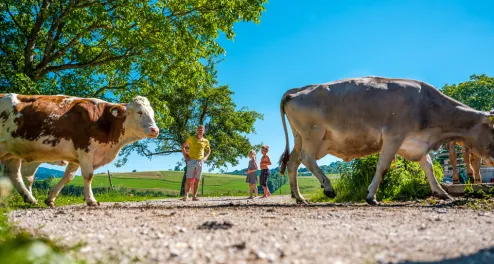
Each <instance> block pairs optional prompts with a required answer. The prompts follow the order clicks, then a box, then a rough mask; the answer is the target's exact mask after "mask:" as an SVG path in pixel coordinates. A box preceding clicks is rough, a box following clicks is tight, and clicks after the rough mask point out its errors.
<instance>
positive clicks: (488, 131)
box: [280, 77, 494, 204]
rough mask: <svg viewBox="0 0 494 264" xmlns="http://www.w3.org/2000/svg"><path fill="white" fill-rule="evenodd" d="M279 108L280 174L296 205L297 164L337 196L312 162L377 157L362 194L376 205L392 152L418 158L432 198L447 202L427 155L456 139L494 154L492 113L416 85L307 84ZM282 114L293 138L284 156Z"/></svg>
mask: <svg viewBox="0 0 494 264" xmlns="http://www.w3.org/2000/svg"><path fill="white" fill-rule="evenodd" d="M280 110H281V117H282V121H283V128H284V131H285V137H286V149H285V152H284V153H283V155H282V157H281V159H280V165H281V173H284V171H285V169H286V167H287V166H288V174H289V178H290V186H291V191H292V195H293V196H294V197H295V198H296V200H297V202H301V203H306V201H305V199H304V198H303V197H302V195H301V194H300V191H299V188H298V183H297V177H296V176H297V168H298V167H299V165H300V163H301V162H302V163H303V164H304V165H305V166H306V167H307V168H308V169H309V170H310V171H311V172H312V173H313V174H314V175H315V176H316V177H317V178H318V180H319V181H320V182H321V185H322V187H323V188H324V193H325V194H326V196H328V197H335V196H336V193H335V192H334V190H333V187H332V185H331V182H330V180H329V179H328V178H327V177H326V176H325V175H324V174H323V173H322V171H321V170H320V169H319V167H318V165H317V163H316V161H317V160H318V159H321V158H322V157H324V156H325V155H327V154H331V155H334V156H336V157H339V158H342V159H343V160H345V161H350V160H351V159H354V158H359V157H363V156H367V155H370V154H374V153H380V156H379V162H378V164H377V169H376V172H375V175H374V178H373V180H372V183H371V184H370V185H369V188H368V194H367V197H366V200H367V202H368V203H369V204H377V201H376V198H375V197H376V192H377V189H378V187H379V184H380V182H381V179H382V176H383V174H384V173H385V172H386V171H387V170H388V168H389V166H390V164H391V161H392V160H393V157H394V156H395V155H396V154H398V155H400V156H402V157H404V158H406V159H408V160H411V161H418V162H419V163H420V166H421V168H422V169H423V170H424V171H425V174H426V176H427V179H428V181H429V185H430V187H431V189H432V193H433V195H435V196H438V197H440V198H444V199H451V197H450V196H449V195H448V194H447V193H446V192H445V191H444V189H443V188H442V187H441V186H440V185H439V183H438V182H437V180H436V178H435V177H434V174H433V167H432V161H431V158H430V156H429V152H430V151H431V150H434V149H438V148H439V147H440V146H441V144H443V143H446V142H450V141H453V140H459V141H463V142H465V144H466V145H467V147H469V148H471V149H472V151H473V152H474V153H475V154H476V155H477V156H479V157H482V158H483V159H492V158H493V157H494V129H493V125H492V124H491V122H490V120H489V117H490V113H486V112H481V111H476V110H474V109H472V108H470V107H468V106H466V105H464V104H462V103H460V102H458V101H455V100H453V99H451V98H449V97H448V96H446V95H444V94H442V93H441V92H440V91H438V90H437V89H435V88H434V87H433V86H431V85H429V84H427V83H424V82H420V81H415V80H408V79H389V78H381V77H363V78H352V79H344V80H339V81H335V82H330V83H326V84H319V85H309V86H305V87H302V88H297V89H291V90H289V91H287V92H286V93H285V94H284V95H283V98H282V100H281V105H280ZM285 114H286V116H287V119H288V121H289V123H290V126H291V128H292V132H293V137H294V140H295V147H294V148H293V150H292V151H291V153H290V154H289V142H288V134H287V129H286V123H285Z"/></svg>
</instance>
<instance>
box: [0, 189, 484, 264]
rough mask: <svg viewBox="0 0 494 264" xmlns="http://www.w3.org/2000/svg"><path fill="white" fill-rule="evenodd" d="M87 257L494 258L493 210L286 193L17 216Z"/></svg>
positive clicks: (208, 259)
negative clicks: (299, 199)
mask: <svg viewBox="0 0 494 264" xmlns="http://www.w3.org/2000/svg"><path fill="white" fill-rule="evenodd" d="M9 218H10V220H11V221H13V222H14V223H15V224H16V225H17V226H19V227H22V228H26V229H28V230H31V231H33V232H41V233H42V234H46V235H47V236H49V237H50V238H53V239H55V240H57V241H60V243H63V244H65V245H75V244H77V243H80V242H83V244H84V246H82V247H81V248H80V249H79V250H77V251H76V252H74V253H73V254H75V255H76V256H78V257H80V258H82V259H85V260H87V261H88V262H89V263H97V262H102V263H135V262H137V263H270V262H274V263H388V262H392V263H417V262H419V263H423V262H427V263H430V262H432V263H494V212H493V211H475V210H472V209H469V208H467V207H466V206H453V205H452V204H448V203H442V204H436V205H428V204H427V203H424V202H408V203H396V204H390V205H381V206H374V207H372V206H368V205H365V204H312V205H310V206H299V205H295V204H294V201H293V200H292V199H290V198H289V197H288V196H277V197H271V198H269V199H254V200H247V199H245V198H239V197H222V198H201V201H198V202H193V201H188V202H183V201H179V200H178V199H166V200H153V201H147V202H133V203H101V205H100V206H98V207H87V206H85V205H84V206H83V205H77V206H68V207H59V208H55V209H30V210H18V211H13V212H11V213H10V214H9Z"/></svg>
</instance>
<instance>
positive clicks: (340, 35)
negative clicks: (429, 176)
mask: <svg viewBox="0 0 494 264" xmlns="http://www.w3.org/2000/svg"><path fill="white" fill-rule="evenodd" d="M492 10H494V1H459V0H458V1H454V0H449V1H439V0H435V1H426V0H424V1H420V0H416V1H405V0H397V1H361V0H352V1H323V0H320V1H314V0H312V1H303V3H302V1H287V0H276V1H275V0H273V1H270V2H269V3H268V4H267V5H266V12H265V13H264V14H263V16H262V19H261V23H260V24H253V23H239V24H237V25H236V26H235V32H236V37H235V39H234V41H230V40H225V39H221V41H220V43H221V44H222V45H223V47H224V48H225V49H226V57H225V60H224V61H223V62H222V63H221V64H220V65H218V70H219V73H218V74H219V81H220V84H229V85H230V88H231V89H232V90H233V91H234V92H235V95H234V96H233V98H234V101H235V102H236V103H237V105H238V106H239V107H242V106H247V107H249V108H250V109H253V110H256V111H258V112H261V113H263V114H264V120H262V121H258V122H257V123H256V124H255V127H256V130H257V134H253V135H249V138H250V139H251V141H252V142H253V143H260V142H263V143H265V144H267V145H269V146H270V156H271V157H272V160H277V159H278V157H279V155H280V154H281V153H282V151H283V149H284V147H285V140H284V134H283V128H282V125H281V118H280V113H279V102H280V99H281V96H282V95H283V93H284V92H285V91H286V90H288V89H290V88H295V87H300V86H304V85H308V84H314V83H323V82H329V81H334V80H337V79H342V78H348V77H360V76H366V75H376V76H384V77H400V78H412V79H419V80H422V81H425V82H428V83H430V84H432V85H434V86H436V87H438V88H440V87H442V86H443V85H444V84H446V83H448V84H452V83H459V82H462V81H466V80H468V78H469V76H470V75H472V74H482V73H485V74H487V75H489V76H494V51H493V48H494V15H492ZM206 136H207V131H206ZM291 145H293V141H291ZM212 151H214V149H213V150H212ZM180 158H181V155H178V154H177V155H172V156H166V157H154V158H153V159H152V160H148V159H147V158H144V157H139V156H137V155H133V156H131V158H130V159H129V162H128V164H126V165H125V166H124V167H121V168H116V167H115V166H114V165H113V164H114V163H111V164H109V165H107V166H105V167H103V168H100V169H99V170H98V172H99V171H103V170H105V171H106V170H107V169H109V170H110V171H131V170H133V169H136V170H138V171H150V170H168V169H173V167H174V166H175V164H176V162H177V161H178V160H180ZM258 158H260V156H259V157H258ZM335 160H337V159H336V158H335V157H333V156H330V155H328V156H326V157H325V158H323V159H321V160H319V161H318V163H319V164H320V165H323V164H328V163H329V162H331V161H335ZM247 164H248V160H247V159H246V158H244V159H241V160H240V164H239V165H238V166H236V167H234V168H230V169H231V170H233V169H241V168H244V167H247ZM47 167H53V166H47ZM53 168H56V167H53ZM58 168H60V167H58Z"/></svg>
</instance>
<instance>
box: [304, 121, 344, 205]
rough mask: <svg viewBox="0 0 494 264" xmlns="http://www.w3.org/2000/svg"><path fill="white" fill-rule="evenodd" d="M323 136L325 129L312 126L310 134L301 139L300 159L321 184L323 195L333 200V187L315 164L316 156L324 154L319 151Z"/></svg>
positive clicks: (323, 150) (324, 150)
mask: <svg viewBox="0 0 494 264" xmlns="http://www.w3.org/2000/svg"><path fill="white" fill-rule="evenodd" d="M325 134H326V129H325V128H324V127H316V126H314V127H313V128H312V129H311V131H310V134H309V135H307V137H306V138H304V139H303V143H302V151H301V153H300V156H301V157H300V159H301V161H302V163H303V164H304V165H305V166H306V167H307V168H308V169H309V170H310V171H311V172H312V174H313V175H314V176H316V178H317V179H318V180H319V182H320V183H321V187H322V188H324V194H325V195H326V196H327V197H330V198H334V197H336V193H335V191H334V189H333V186H332V185H331V181H330V180H329V179H328V177H326V175H325V174H324V173H323V172H322V171H321V169H320V168H319V166H318V165H317V162H316V160H317V158H318V155H320V156H324V155H325V154H326V149H322V150H321V142H322V141H323V138H324V135H325Z"/></svg>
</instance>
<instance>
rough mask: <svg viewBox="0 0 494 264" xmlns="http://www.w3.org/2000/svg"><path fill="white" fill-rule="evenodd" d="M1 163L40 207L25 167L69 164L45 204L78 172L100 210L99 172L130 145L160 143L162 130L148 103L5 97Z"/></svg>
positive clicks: (0, 111)
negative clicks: (96, 177) (95, 180)
mask: <svg viewBox="0 0 494 264" xmlns="http://www.w3.org/2000/svg"><path fill="white" fill-rule="evenodd" d="M0 126H1V128H0V160H2V161H3V162H4V163H5V166H6V167H7V168H8V171H9V172H11V173H10V175H9V176H10V178H11V180H12V184H13V185H14V187H15V188H16V189H17V191H19V193H21V195H22V196H23V198H24V200H25V201H26V202H29V203H37V201H36V199H35V198H34V197H33V196H32V194H31V193H30V192H29V191H28V190H27V189H26V187H25V185H24V183H23V181H22V174H21V162H27V163H31V162H56V161H59V160H65V161H67V162H69V164H68V165H67V168H66V170H65V174H64V177H63V178H62V179H61V180H60V182H58V184H57V185H56V186H55V187H54V188H53V189H52V190H51V191H50V193H49V196H48V198H47V199H46V200H45V202H46V204H47V205H49V206H52V207H53V206H54V201H55V198H56V196H57V195H58V193H59V192H60V190H61V189H62V187H63V186H64V185H65V183H67V182H69V181H71V180H72V179H73V177H74V175H75V172H76V171H77V170H78V168H79V167H80V168H81V172H82V176H83V178H84V198H85V200H86V202H87V204H88V205H90V206H92V205H96V204H97V202H96V199H94V196H93V192H92V189H91V182H92V179H93V173H94V170H95V169H97V168H99V167H101V166H103V165H106V164H108V163H110V162H111V161H112V160H114V159H115V157H116V156H117V154H118V152H119V151H120V149H121V148H122V147H124V146H125V145H127V144H129V143H132V142H135V141H138V140H140V139H143V138H156V137H157V136H158V134H159V129H158V127H157V126H156V123H155V121H154V111H153V109H152V108H151V105H150V103H149V101H148V99H147V98H145V97H141V96H137V97H135V98H134V100H133V101H132V102H130V103H128V104H113V103H108V102H105V101H102V100H98V99H92V98H91V99H87V98H78V97H71V96H63V95H56V96H26V95H17V94H4V95H0Z"/></svg>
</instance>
